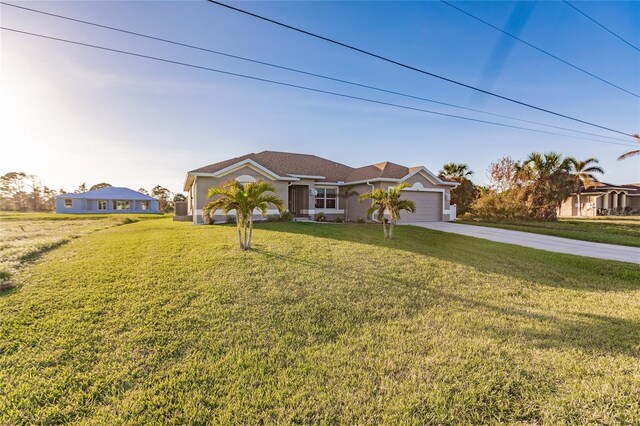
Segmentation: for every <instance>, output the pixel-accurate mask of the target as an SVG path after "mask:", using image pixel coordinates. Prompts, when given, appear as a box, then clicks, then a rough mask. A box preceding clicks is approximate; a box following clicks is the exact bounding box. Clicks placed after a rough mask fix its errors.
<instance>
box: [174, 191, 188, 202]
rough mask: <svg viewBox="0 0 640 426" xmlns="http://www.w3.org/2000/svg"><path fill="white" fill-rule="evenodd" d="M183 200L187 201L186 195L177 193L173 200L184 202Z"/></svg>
mask: <svg viewBox="0 0 640 426" xmlns="http://www.w3.org/2000/svg"><path fill="white" fill-rule="evenodd" d="M182 201H187V197H186V195H184V194H180V193H177V194H176V195H174V196H173V202H174V203H179V202H182Z"/></svg>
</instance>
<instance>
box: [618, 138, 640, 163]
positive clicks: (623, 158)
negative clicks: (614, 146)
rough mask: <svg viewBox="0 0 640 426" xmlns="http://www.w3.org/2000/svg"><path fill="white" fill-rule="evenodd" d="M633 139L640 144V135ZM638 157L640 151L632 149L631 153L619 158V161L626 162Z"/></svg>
mask: <svg viewBox="0 0 640 426" xmlns="http://www.w3.org/2000/svg"><path fill="white" fill-rule="evenodd" d="M633 137H634V138H635V139H636V142H638V143H640V135H639V134H635V135H633ZM636 155H640V149H632V150H631V151H627V152H625V153H624V154H622V155H621V156H620V157H618V161H620V160H626V159H627V158H631V157H635V156H636Z"/></svg>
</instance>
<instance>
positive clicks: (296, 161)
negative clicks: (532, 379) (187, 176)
mask: <svg viewBox="0 0 640 426" xmlns="http://www.w3.org/2000/svg"><path fill="white" fill-rule="evenodd" d="M246 159H250V160H253V161H255V162H256V163H258V164H260V165H261V166H264V167H266V168H267V169H269V170H271V171H272V172H275V173H277V174H278V175H280V176H288V175H289V176H290V175H306V176H324V177H325V179H326V180H327V182H337V181H341V180H344V178H345V177H346V176H347V175H348V174H349V173H351V171H352V170H353V168H352V167H349V166H346V165H344V164H341V163H336V162H335V161H331V160H327V159H325V158H321V157H317V156H315V155H309V154H294V153H292V152H278V151H262V152H258V153H253V152H252V153H251V154H247V155H243V156H241V157H236V158H232V159H230V160H225V161H221V162H219V163H215V164H210V165H208V166H205V167H201V168H199V169H196V170H192V172H195V173H215V172H217V171H219V170H222V169H224V168H225V167H229V166H231V165H233V164H236V163H238V162H240V161H243V160H246Z"/></svg>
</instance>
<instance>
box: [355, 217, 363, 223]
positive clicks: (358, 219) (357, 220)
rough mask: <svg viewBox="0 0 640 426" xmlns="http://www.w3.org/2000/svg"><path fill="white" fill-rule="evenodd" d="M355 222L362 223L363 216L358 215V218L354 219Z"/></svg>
mask: <svg viewBox="0 0 640 426" xmlns="http://www.w3.org/2000/svg"><path fill="white" fill-rule="evenodd" d="M356 222H357V223H364V218H363V217H360V216H358V218H357V219H356Z"/></svg>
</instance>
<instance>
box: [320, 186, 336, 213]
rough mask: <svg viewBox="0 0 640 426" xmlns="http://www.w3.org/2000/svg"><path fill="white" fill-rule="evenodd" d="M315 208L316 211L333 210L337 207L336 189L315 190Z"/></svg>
mask: <svg viewBox="0 0 640 426" xmlns="http://www.w3.org/2000/svg"><path fill="white" fill-rule="evenodd" d="M316 191H318V193H317V194H316V208H317V209H335V208H337V207H338V189H337V188H316Z"/></svg>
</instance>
